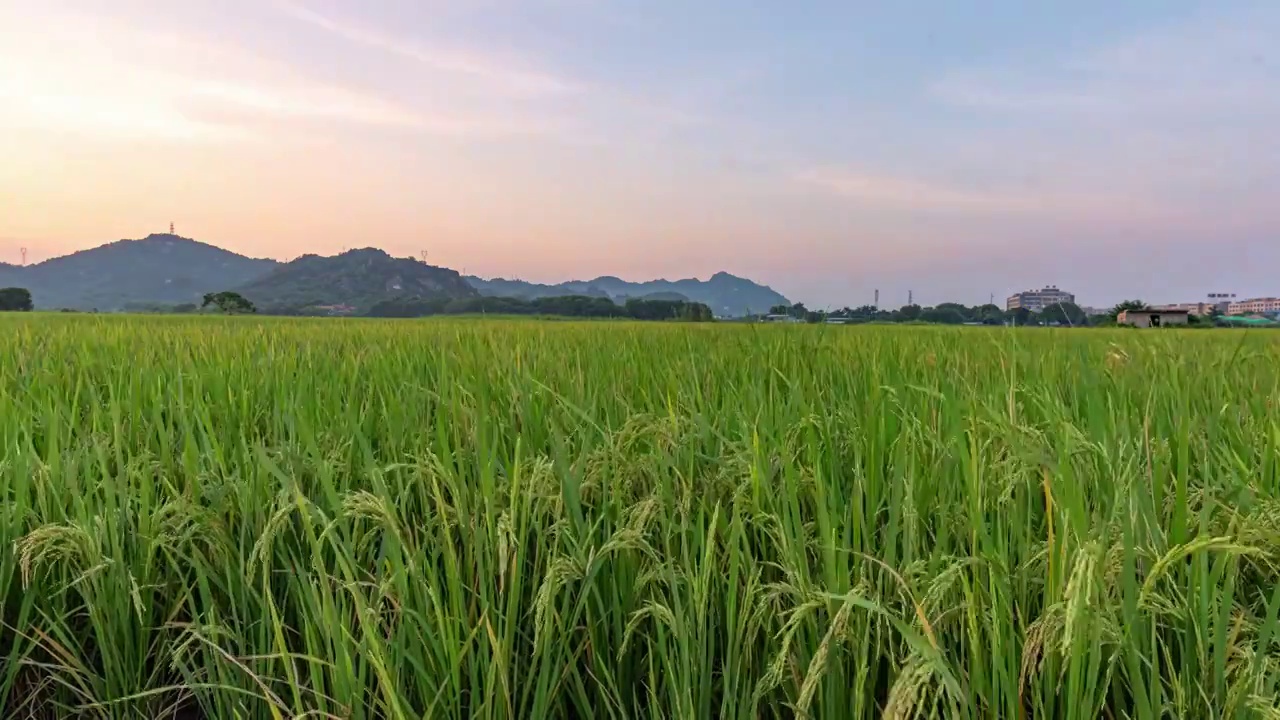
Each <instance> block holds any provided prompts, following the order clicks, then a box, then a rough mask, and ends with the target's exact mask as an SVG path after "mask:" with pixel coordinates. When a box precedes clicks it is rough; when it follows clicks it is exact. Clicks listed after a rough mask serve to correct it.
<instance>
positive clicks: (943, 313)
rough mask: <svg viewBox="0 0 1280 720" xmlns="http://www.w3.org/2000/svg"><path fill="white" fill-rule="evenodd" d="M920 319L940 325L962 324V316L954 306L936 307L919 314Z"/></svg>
mask: <svg viewBox="0 0 1280 720" xmlns="http://www.w3.org/2000/svg"><path fill="white" fill-rule="evenodd" d="M920 319H921V320H923V321H925V322H930V323H938V324H940V325H961V324H963V323H964V315H963V314H962V313H961V312H960V311H959V310H957V309H956V306H955V305H954V304H951V305H950V306H949V307H944V306H941V305H940V306H938V307H932V308H929V309H928V310H925V311H924V312H922V313H920Z"/></svg>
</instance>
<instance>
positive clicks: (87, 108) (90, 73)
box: [0, 14, 500, 141]
mask: <svg viewBox="0 0 1280 720" xmlns="http://www.w3.org/2000/svg"><path fill="white" fill-rule="evenodd" d="M0 19H2V18H0ZM47 19H48V20H49V22H47V23H46V24H45V26H46V27H47V28H48V29H47V30H46V31H44V32H42V33H41V34H40V36H39V37H38V38H37V37H33V36H32V35H31V34H29V33H27V34H23V33H21V32H19V31H18V30H17V29H16V27H13V28H11V29H10V30H8V31H4V30H0V39H3V41H4V42H3V44H0V100H2V101H3V103H4V105H5V107H6V111H7V112H6V115H7V120H8V121H9V122H26V123H43V124H49V125H52V126H56V127H61V128H63V129H66V130H75V131H80V132H89V133H94V134H101V135H122V136H133V137H146V138H165V139H176V140H217V141H224V140H245V139H250V138H253V137H256V136H258V135H259V134H260V133H261V131H262V130H263V124H264V123H268V124H269V123H272V122H275V121H304V122H305V121H315V122H338V123H349V124H353V125H368V126H378V127H400V128H406V129H413V130H420V131H427V132H436V133H444V134H463V133H472V132H477V131H479V132H493V131H498V130H500V128H498V127H496V126H494V125H491V124H486V123H484V122H477V121H476V119H474V118H469V117H467V116H465V115H461V114H458V113H446V112H441V113H430V112H423V111H420V110H418V109H415V108H411V107H408V106H405V105H403V104H400V103H398V102H395V101H392V100H388V99H385V98H382V97H380V96H378V95H375V94H372V93H369V92H363V91H357V90H353V89H349V88H345V87H341V86H337V85H333V84H330V83H326V82H324V81H321V80H314V79H308V78H306V77H305V76H299V75H298V74H297V73H296V72H294V71H293V70H292V69H291V68H289V67H287V66H282V65H279V64H277V63H275V62H272V61H270V60H268V59H265V58H262V57H260V56H257V55H255V54H253V53H249V52H247V51H244V50H240V49H238V48H233V47H230V46H225V45H217V44H212V43H210V42H209V41H208V40H207V39H205V38H202V37H192V36H181V35H173V34H159V33H154V32H148V31H144V30H140V29H137V28H134V27H132V26H129V25H127V24H124V23H120V22H116V21H113V20H112V19H111V18H109V17H99V16H85V15H75V14H60V15H56V16H53V15H51V16H50V17H49V18H47ZM158 57H163V58H165V59H166V60H165V62H156V61H155V60H154V58H158ZM24 118H25V119H24ZM294 132H296V128H295V129H294Z"/></svg>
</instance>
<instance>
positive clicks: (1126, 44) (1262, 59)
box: [929, 3, 1280, 123]
mask: <svg viewBox="0 0 1280 720" xmlns="http://www.w3.org/2000/svg"><path fill="white" fill-rule="evenodd" d="M1277 36H1280V6H1275V5H1274V4H1271V3H1268V4H1258V5H1253V6H1248V7H1246V8H1245V9H1238V8H1235V9H1233V8H1232V7H1231V6H1229V5H1223V6H1218V5H1215V6H1213V7H1212V8H1211V9H1210V10H1208V11H1206V13H1205V14H1202V15H1197V16H1196V17H1193V18H1190V19H1184V20H1182V21H1180V22H1177V23H1173V24H1169V25H1165V26H1161V27H1157V28H1154V29H1151V30H1148V31H1147V32H1144V33H1141V34H1138V35H1135V36H1133V37H1131V38H1129V39H1127V40H1125V41H1122V42H1118V43H1115V44H1113V45H1110V46H1106V47H1101V48H1096V49H1094V50H1092V51H1090V52H1087V53H1082V54H1076V55H1069V56H1063V57H1058V58H1054V59H1051V60H1049V61H1047V62H1040V63H1036V62H1027V63H1024V64H1022V65H1020V66H1018V67H1007V66H1006V67H985V68H981V67H978V68H962V69H957V70H954V71H952V72H949V73H946V74H945V75H943V76H942V77H941V78H939V79H938V80H937V81H936V82H935V83H933V84H932V85H931V87H930V88H929V90H930V92H931V93H932V94H933V95H934V97H936V98H938V99H940V100H942V101H944V102H947V103H950V104H953V105H956V106H960V107H970V108H973V109H977V110H984V109H985V110H995V111H1001V112H1025V113H1067V114H1070V115H1071V116H1072V117H1074V118H1077V119H1080V118H1084V119H1109V120H1114V121H1131V122H1132V121H1143V122H1146V121H1152V120H1156V121H1161V122H1162V123H1169V122H1174V123H1188V122H1197V121H1199V120H1201V119H1203V118H1206V117H1212V118H1221V119H1234V120H1236V121H1245V122H1253V121H1255V120H1256V119H1257V117H1256V115H1253V116H1241V115H1240V113H1241V112H1244V111H1249V112H1251V113H1257V112H1259V111H1264V112H1266V113H1267V114H1268V115H1269V116H1274V115H1275V114H1276V113H1280V95H1277V93H1276V92H1275V88H1276V87H1277V85H1278V84H1280V58H1277V57H1276V55H1275V38H1276V37H1277Z"/></svg>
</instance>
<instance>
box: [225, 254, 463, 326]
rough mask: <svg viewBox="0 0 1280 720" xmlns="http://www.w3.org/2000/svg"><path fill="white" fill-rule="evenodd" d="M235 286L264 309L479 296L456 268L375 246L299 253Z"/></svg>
mask: <svg viewBox="0 0 1280 720" xmlns="http://www.w3.org/2000/svg"><path fill="white" fill-rule="evenodd" d="M235 291H236V292H238V293H240V294H241V295H244V296H245V297H246V298H248V299H249V300H251V301H253V302H254V303H255V304H257V306H258V307H259V308H260V309H262V310H264V311H268V312H271V311H285V310H287V311H293V312H297V311H305V310H306V309H308V308H316V307H320V306H328V307H333V306H342V307H344V308H350V312H364V311H367V310H368V309H369V308H370V307H372V306H374V305H375V304H377V303H379V302H382V301H384V300H391V299H396V298H420V299H423V300H436V299H444V300H456V299H460V298H468V297H479V293H478V292H477V291H476V290H475V288H473V287H471V286H470V285H469V284H467V282H466V281H465V280H463V279H462V276H461V275H460V274H458V272H457V271H455V270H450V269H449V268H442V267H436V266H434V265H427V264H426V263H423V262H419V261H418V260H414V259H411V258H395V257H392V256H390V255H388V254H387V253H386V252H384V251H382V250H379V249H377V248H361V249H358V250H348V251H346V252H344V253H342V254H341V255H334V256H330V257H325V256H321V255H303V256H302V257H300V258H298V259H296V260H293V261H292V262H287V263H284V264H282V265H279V266H278V267H276V268H275V269H274V270H272V271H271V272H269V273H267V274H266V275H263V276H261V277H259V278H257V279H256V280H253V281H251V282H249V283H246V284H245V285H242V286H239V287H236V288H235Z"/></svg>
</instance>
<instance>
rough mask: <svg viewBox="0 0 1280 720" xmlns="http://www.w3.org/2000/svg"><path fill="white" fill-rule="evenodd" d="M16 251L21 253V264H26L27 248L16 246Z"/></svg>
mask: <svg viewBox="0 0 1280 720" xmlns="http://www.w3.org/2000/svg"><path fill="white" fill-rule="evenodd" d="M18 252H20V253H22V264H23V265H26V264H27V249H26V248H18Z"/></svg>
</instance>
